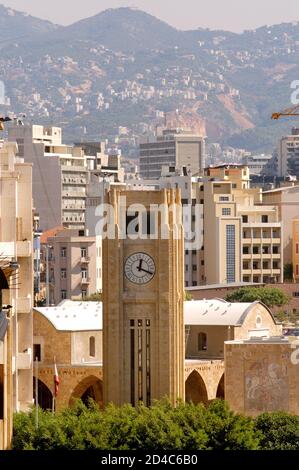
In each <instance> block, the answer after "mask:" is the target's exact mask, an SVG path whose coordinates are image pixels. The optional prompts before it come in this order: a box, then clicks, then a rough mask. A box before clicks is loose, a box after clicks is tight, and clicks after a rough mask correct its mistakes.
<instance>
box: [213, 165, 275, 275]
mask: <svg viewBox="0 0 299 470" xmlns="http://www.w3.org/2000/svg"><path fill="white" fill-rule="evenodd" d="M223 171H227V175H226V176H227V178H226V179H222V178H220V179H217V176H216V175H217V173H218V174H219V176H220V177H221V176H223ZM209 176H213V178H212V179H211V180H210V181H205V182H204V265H205V275H206V283H207V284H225V283H234V282H254V283H259V282H264V283H270V282H282V281H283V253H282V225H281V222H280V219H279V212H278V208H277V207H276V206H275V205H268V206H263V205H262V193H261V190H260V189H257V188H254V189H250V188H249V171H248V168H246V167H243V166H233V167H227V169H226V170H225V168H223V167H220V168H219V172H218V169H217V168H214V169H209Z"/></svg>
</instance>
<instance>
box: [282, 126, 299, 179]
mask: <svg viewBox="0 0 299 470" xmlns="http://www.w3.org/2000/svg"><path fill="white" fill-rule="evenodd" d="M277 172H278V176H283V177H285V176H288V175H292V176H297V177H299V128H297V127H294V128H293V129H292V133H291V135H288V136H285V137H283V138H282V139H281V140H280V142H279V146H278V155H277Z"/></svg>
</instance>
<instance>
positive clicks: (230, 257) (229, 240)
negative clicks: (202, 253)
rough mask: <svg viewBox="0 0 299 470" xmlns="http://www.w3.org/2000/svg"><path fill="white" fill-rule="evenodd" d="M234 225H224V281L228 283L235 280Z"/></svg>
mask: <svg viewBox="0 0 299 470" xmlns="http://www.w3.org/2000/svg"><path fill="white" fill-rule="evenodd" d="M235 245H236V227H235V226H234V225H227V226H226V281H227V282H228V283H230V282H235V280H236V253H235V249H236V247H235Z"/></svg>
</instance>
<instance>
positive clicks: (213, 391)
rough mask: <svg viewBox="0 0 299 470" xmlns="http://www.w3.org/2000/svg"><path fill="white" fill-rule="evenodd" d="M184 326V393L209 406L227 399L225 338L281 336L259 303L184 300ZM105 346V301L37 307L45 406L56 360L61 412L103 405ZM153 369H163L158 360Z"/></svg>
mask: <svg viewBox="0 0 299 470" xmlns="http://www.w3.org/2000/svg"><path fill="white" fill-rule="evenodd" d="M184 324H185V351H186V352H185V362H184V364H183V366H182V367H183V377H184V386H185V394H186V400H187V401H192V402H194V403H199V402H202V403H205V404H207V403H208V402H209V401H211V400H214V399H215V398H223V397H224V382H225V380H224V368H225V363H224V343H225V342H226V341H227V340H231V341H233V340H238V341H240V340H248V339H253V338H255V339H256V338H257V337H259V338H263V340H265V339H266V338H269V337H271V336H273V335H281V325H279V324H276V322H275V321H274V319H273V317H272V315H271V312H270V311H269V310H268V309H267V308H266V307H265V306H264V305H262V304H261V303H259V302H254V303H252V304H229V303H227V302H225V301H223V300H220V299H211V300H202V301H191V302H185V303H184ZM91 338H94V339H95V341H94V343H93V342H92V343H91ZM92 341H93V340H92ZM93 346H94V347H95V349H92V348H93ZM102 347H103V343H102V304H101V303H92V302H87V303H85V302H72V301H64V302H62V303H61V304H60V305H59V306H57V307H49V308H36V309H35V311H34V355H35V357H38V359H39V364H38V365H39V369H38V370H39V371H38V378H39V403H40V404H41V405H42V407H43V408H51V406H52V395H53V385H54V383H53V364H54V358H56V363H57V367H58V372H59V377H60V386H59V394H58V397H57V408H58V409H61V408H63V407H66V406H69V405H71V403H72V400H73V398H82V399H83V400H86V399H87V398H88V397H93V398H94V399H95V400H96V401H97V402H98V403H99V404H100V405H102V403H103V395H102V389H103V385H104V384H105V375H104V376H103V370H102ZM115 347H116V345H115ZM121 366H122V362H121V363H120V367H121ZM111 367H113V365H112V364H111ZM152 367H153V368H158V369H159V365H158V364H156V363H155V362H154V363H153V365H152ZM131 372H132V371H131ZM109 401H110V400H109Z"/></svg>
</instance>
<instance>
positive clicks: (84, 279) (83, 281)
mask: <svg viewBox="0 0 299 470" xmlns="http://www.w3.org/2000/svg"><path fill="white" fill-rule="evenodd" d="M88 284H90V277H82V278H81V285H88Z"/></svg>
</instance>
